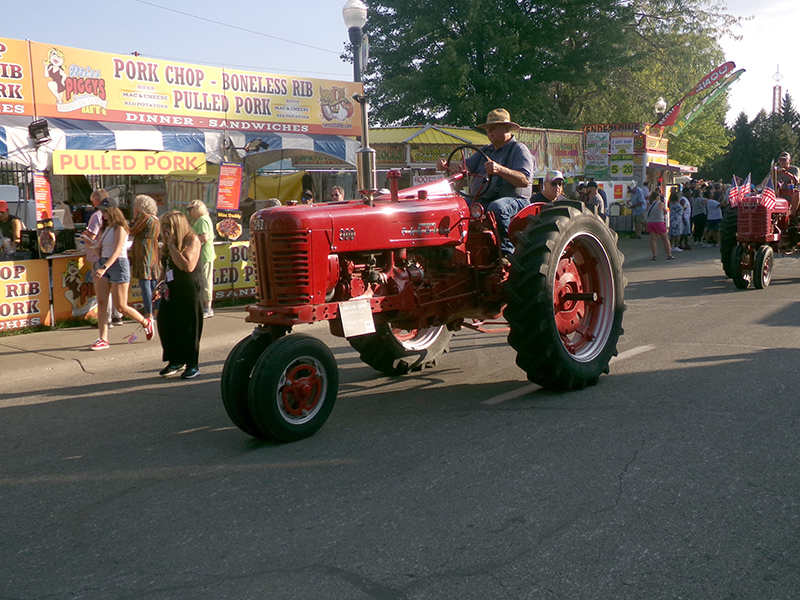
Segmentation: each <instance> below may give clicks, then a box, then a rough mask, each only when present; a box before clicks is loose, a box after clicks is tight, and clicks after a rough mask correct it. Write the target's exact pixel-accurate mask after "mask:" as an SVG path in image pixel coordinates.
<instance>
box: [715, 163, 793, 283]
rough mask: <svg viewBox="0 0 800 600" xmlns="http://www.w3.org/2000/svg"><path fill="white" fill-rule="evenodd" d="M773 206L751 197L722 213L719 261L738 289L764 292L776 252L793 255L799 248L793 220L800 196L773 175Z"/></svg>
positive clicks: (758, 195)
mask: <svg viewBox="0 0 800 600" xmlns="http://www.w3.org/2000/svg"><path fill="white" fill-rule="evenodd" d="M771 177H772V181H773V189H775V190H776V196H777V197H776V199H775V201H774V205H772V204H771V203H769V202H765V201H764V194H763V192H762V193H759V194H752V195H750V196H749V197H748V198H746V199H745V200H744V201H742V202H740V203H739V205H738V206H737V207H736V208H730V207H726V208H724V209H723V215H722V227H721V236H720V258H721V259H722V268H723V270H724V271H725V274H726V275H728V276H729V277H730V278H731V279H733V283H734V285H735V286H736V287H737V288H739V289H747V288H748V287H750V284H751V283H752V284H753V285H754V286H755V287H756V288H757V289H763V288H765V287H767V286H768V285H769V284H770V281H771V280H772V266H773V262H774V260H775V252H781V253H784V254H786V253H793V252H795V251H796V250H797V249H798V244H800V230H798V223H797V219H796V214H797V206H798V201H799V200H800V196H799V195H798V190H797V189H795V187H794V185H793V184H789V183H786V182H781V181H780V180H779V178H778V173H777V170H774V169H773V171H772V174H771Z"/></svg>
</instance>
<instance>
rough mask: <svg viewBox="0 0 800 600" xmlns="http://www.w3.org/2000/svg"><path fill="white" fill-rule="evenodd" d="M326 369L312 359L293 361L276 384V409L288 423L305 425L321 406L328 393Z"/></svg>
mask: <svg viewBox="0 0 800 600" xmlns="http://www.w3.org/2000/svg"><path fill="white" fill-rule="evenodd" d="M326 379H327V378H326V375H325V369H324V368H323V367H322V365H321V364H320V363H319V362H317V361H316V360H315V359H313V358H309V357H305V358H299V359H297V360H295V361H293V362H292V363H291V364H290V365H289V366H288V367H286V369H285V370H284V372H283V375H282V376H281V379H280V381H279V383H278V407H279V408H280V411H281V413H282V414H283V416H284V418H285V419H286V420H287V421H290V422H292V423H294V424H301V423H305V422H306V421H308V420H310V419H311V418H313V417H314V415H315V414H316V413H317V412H318V411H319V409H320V408H321V406H322V401H323V398H324V397H325V393H326V390H327V382H326Z"/></svg>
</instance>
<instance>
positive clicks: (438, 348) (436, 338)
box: [347, 324, 453, 375]
mask: <svg viewBox="0 0 800 600" xmlns="http://www.w3.org/2000/svg"><path fill="white" fill-rule="evenodd" d="M451 337H453V332H452V331H450V330H449V329H447V327H445V326H444V325H440V326H438V327H426V328H425V329H410V330H409V329H397V328H394V327H392V326H391V325H387V324H383V325H378V326H376V328H375V333H370V334H368V335H360V336H358V337H354V338H349V339H348V340H347V341H348V342H350V345H351V346H352V347H353V348H355V350H356V351H357V352H358V354H359V356H360V357H361V360H363V361H364V362H365V363H367V364H368V365H369V366H370V367H372V368H373V369H375V370H376V371H380V372H381V373H385V374H386V375H405V374H406V373H408V372H409V371H418V370H420V369H423V368H424V367H427V366H431V365H433V364H434V363H435V361H436V358H437V357H438V356H439V355H441V354H442V353H443V352H447V350H448V347H449V344H450V338H451Z"/></svg>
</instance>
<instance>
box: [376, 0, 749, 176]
mask: <svg viewBox="0 0 800 600" xmlns="http://www.w3.org/2000/svg"><path fill="white" fill-rule="evenodd" d="M370 9H371V12H370V18H369V20H368V21H367V25H366V32H367V33H368V34H369V36H370V61H369V65H368V73H367V75H366V80H365V87H366V90H367V94H368V96H369V97H370V102H371V113H372V115H373V117H374V120H375V122H376V123H378V124H383V125H390V124H392V125H394V124H417V123H446V124H450V125H463V126H475V124H476V123H481V122H483V119H484V118H485V117H486V114H487V113H488V112H489V111H490V110H492V109H494V108H498V107H504V108H506V109H508V110H509V111H510V112H511V115H512V118H514V120H515V121H517V122H519V123H521V124H523V125H525V126H531V127H550V128H575V127H577V126H579V125H581V124H587V123H609V122H651V121H652V120H653V118H654V114H653V111H652V107H653V104H654V102H655V100H656V98H658V96H664V97H665V98H667V99H668V100H672V101H673V102H676V101H677V100H678V99H679V98H680V97H682V96H683V95H684V94H685V93H686V92H688V91H690V90H691V89H692V86H694V85H695V84H696V83H697V82H698V81H699V80H700V78H701V77H702V76H704V75H705V74H706V73H708V72H709V71H711V70H712V69H713V68H714V67H716V66H717V65H719V64H720V63H721V62H723V60H724V57H723V53H722V50H721V48H720V46H719V41H718V39H719V37H720V36H721V35H729V34H730V35H732V30H733V27H735V26H736V25H737V23H738V22H739V21H740V19H737V18H735V17H732V16H730V15H727V14H726V13H725V12H724V5H723V4H721V3H719V2H717V1H716V0H711V1H709V0H480V1H478V0H439V1H438V2H429V1H425V0H417V1H416V2H412V1H411V0H375V1H374V2H370ZM722 98H724V96H723V97H722ZM722 98H721V99H720V100H715V104H716V105H717V107H716V108H715V109H714V110H712V109H711V107H709V108H708V109H706V111H705V113H706V114H704V115H702V116H698V119H697V120H696V122H693V123H692V125H691V130H689V131H687V132H685V133H682V134H681V138H682V139H679V140H677V141H676V142H675V144H674V147H675V149H676V152H677V153H678V155H679V156H680V157H681V160H686V161H688V162H694V161H710V160H712V158H713V157H714V156H717V155H719V154H720V153H721V152H723V151H724V150H723V149H724V147H725V146H726V143H727V139H726V137H725V124H724V112H722V111H721V110H719V107H720V106H721V105H724V102H722ZM690 104H691V101H690V102H689V103H687V106H686V107H684V110H687V109H688V107H689V105H690Z"/></svg>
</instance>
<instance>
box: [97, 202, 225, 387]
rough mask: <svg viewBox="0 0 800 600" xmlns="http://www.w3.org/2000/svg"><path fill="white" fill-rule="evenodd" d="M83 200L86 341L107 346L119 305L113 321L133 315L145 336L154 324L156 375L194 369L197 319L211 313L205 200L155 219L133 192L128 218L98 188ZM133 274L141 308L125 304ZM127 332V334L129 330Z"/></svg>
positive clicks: (152, 205)
mask: <svg viewBox="0 0 800 600" xmlns="http://www.w3.org/2000/svg"><path fill="white" fill-rule="evenodd" d="M90 201H91V202H92V204H93V205H94V206H95V208H96V212H95V213H94V214H93V215H92V217H91V218H90V220H89V223H88V225H87V227H86V230H85V232H84V242H85V245H86V260H87V261H89V262H91V264H92V277H93V281H94V286H95V293H96V296H97V327H98V334H99V337H98V338H97V340H96V341H95V342H94V343H93V344H92V345H91V346H90V349H91V350H106V349H108V348H109V341H108V332H109V329H110V328H111V327H113V323H114V316H113V315H114V313H115V312H118V313H119V319H120V321H121V319H122V318H123V317H127V318H129V319H131V320H133V321H135V322H137V323H139V324H140V325H141V327H142V330H143V331H144V335H145V338H146V339H147V340H148V341H149V340H151V339H152V338H153V336H154V332H155V328H156V326H157V328H158V333H159V341H160V342H161V348H162V360H163V361H164V362H166V363H167V365H166V367H164V369H162V370H161V371H160V373H159V375H161V376H162V377H172V376H175V375H180V376H181V378H182V379H193V378H195V377H197V375H199V373H200V367H199V354H200V338H201V336H202V333H203V319H204V318H209V317H211V316H213V314H214V313H213V309H212V308H211V305H212V302H211V300H212V289H213V260H214V247H213V239H214V236H213V228H212V226H211V220H210V219H209V217H208V209H207V207H206V206H205V204H204V203H203V202H202V201H200V200H194V201H192V202H190V203H189V206H188V212H189V215H190V218H191V223H190V221H189V219H188V218H187V217H186V215H184V213H182V212H180V211H171V212H168V213H166V214H164V215H162V216H161V218H160V219H159V218H158V216H157V214H158V210H157V205H156V202H155V200H154V199H153V198H151V197H150V196H146V195H139V196H136V198H135V199H134V202H133V215H132V216H133V219H132V220H131V222H130V223H128V221H127V220H126V219H125V216H124V214H123V213H122V211H121V210H120V208H119V202H118V201H117V200H116V199H115V198H109V196H108V193H107V192H106V191H105V190H96V191H94V192H93V193H92V195H91V197H90ZM129 239H130V242H129ZM132 276H135V277H137V278H138V280H139V287H140V289H141V292H142V310H141V312H140V311H138V310H136V309H135V308H133V307H132V306H129V305H128V288H129V286H130V281H131V277H132ZM112 307H113V310H112ZM126 337H127V339H128V340H130V341H132V339H135V334H131V335H129V336H126Z"/></svg>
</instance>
